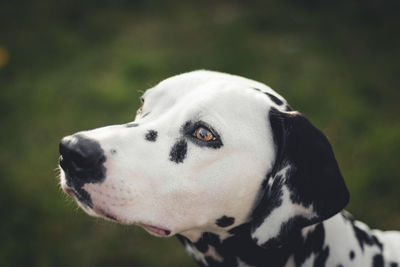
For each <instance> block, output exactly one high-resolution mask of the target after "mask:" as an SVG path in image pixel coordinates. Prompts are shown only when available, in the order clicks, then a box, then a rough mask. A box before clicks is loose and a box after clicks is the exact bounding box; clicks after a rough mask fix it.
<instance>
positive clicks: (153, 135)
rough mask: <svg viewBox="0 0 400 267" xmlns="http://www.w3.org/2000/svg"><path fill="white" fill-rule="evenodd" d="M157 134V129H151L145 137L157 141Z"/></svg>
mask: <svg viewBox="0 0 400 267" xmlns="http://www.w3.org/2000/svg"><path fill="white" fill-rule="evenodd" d="M157 135H158V133H157V132H156V131H154V130H149V131H148V132H147V133H146V136H145V138H146V140H147V141H150V142H155V141H156V140H157Z"/></svg>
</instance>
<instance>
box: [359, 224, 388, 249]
mask: <svg viewBox="0 0 400 267" xmlns="http://www.w3.org/2000/svg"><path fill="white" fill-rule="evenodd" d="M352 225H353V230H354V234H355V236H356V238H357V241H358V243H359V245H360V247H361V249H362V250H363V251H364V246H366V245H368V246H377V247H379V249H380V250H381V251H382V249H383V245H382V243H380V242H379V241H378V239H377V238H376V236H374V235H370V234H368V233H367V232H366V231H364V230H362V229H360V228H358V227H357V226H356V225H355V223H354V222H352Z"/></svg>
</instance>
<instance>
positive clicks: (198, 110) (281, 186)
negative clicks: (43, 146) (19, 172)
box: [59, 70, 400, 267]
mask: <svg viewBox="0 0 400 267" xmlns="http://www.w3.org/2000/svg"><path fill="white" fill-rule="evenodd" d="M141 100H142V103H143V105H142V107H141V108H140V109H139V110H138V112H137V115H136V118H135V120H134V121H133V122H130V123H127V124H120V125H113V126H107V127H102V128H98V129H94V130H89V131H82V132H78V133H76V134H73V135H70V136H67V137H64V138H63V139H62V140H61V143H60V154H61V156H60V161H59V164H60V170H61V175H60V180H61V187H62V189H63V190H64V191H65V192H66V193H67V194H68V195H70V196H72V197H73V198H74V199H75V200H76V201H77V203H78V204H79V206H80V207H81V208H82V209H83V210H84V211H86V212H87V213H88V214H89V215H92V216H97V217H102V218H105V219H108V220H111V221H115V222H118V223H122V224H135V225H139V226H141V227H143V228H144V229H145V230H147V231H148V232H149V233H150V234H153V235H155V236H159V237H170V236H176V237H177V238H178V239H179V240H180V241H181V242H182V243H183V245H184V247H185V248H186V250H187V251H188V253H189V254H190V255H191V256H192V257H193V258H194V259H195V260H196V262H197V263H198V264H199V265H200V266H286V267H290V266H334V267H339V266H342V267H348V266H362V267H364V266H373V267H383V266H387V267H399V264H400V232H396V231H386V232H384V231H379V230H370V229H369V228H368V227H367V226H366V225H365V224H363V223H361V222H358V221H355V220H353V218H352V217H351V215H349V214H348V213H346V212H345V211H343V209H344V207H345V206H346V204H347V203H348V201H349V193H348V190H347V188H346V185H345V182H344V180H343V178H342V175H341V173H340V170H339V167H338V164H337V162H336V160H335V157H334V154H333V151H332V148H331V145H330V143H329V141H328V139H327V138H326V136H325V135H324V134H323V133H322V132H321V131H320V130H318V129H317V128H315V127H314V126H313V125H312V124H311V123H310V121H308V120H307V119H306V118H305V117H304V116H303V115H302V114H300V113H299V112H296V111H293V110H292V108H291V107H290V106H289V105H288V104H287V102H286V100H285V99H284V98H282V96H280V95H279V94H277V93H276V92H275V91H273V90H272V89H271V88H269V87H268V86H266V85H264V84H262V83H259V82H256V81H253V80H250V79H246V78H242V77H239V76H234V75H230V74H223V73H218V72H212V71H204V70H200V71H194V72H189V73H185V74H181V75H177V76H173V77H171V78H168V79H166V80H164V81H162V82H160V83H159V84H158V85H156V86H155V87H153V88H151V89H149V90H147V91H146V92H145V93H144V95H143V96H142V98H141Z"/></svg>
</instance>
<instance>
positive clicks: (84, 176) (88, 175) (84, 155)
mask: <svg viewBox="0 0 400 267" xmlns="http://www.w3.org/2000/svg"><path fill="white" fill-rule="evenodd" d="M60 154H61V157H60V166H61V168H62V169H63V170H64V171H65V172H66V174H67V175H66V178H67V182H69V183H70V184H72V185H78V184H79V185H82V184H84V183H100V182H102V181H103V180H104V177H105V171H106V169H105V167H104V166H103V163H104V162H105V161H106V157H105V155H104V151H103V149H102V148H101V146H100V144H99V143H98V142H96V141H95V140H92V139H89V138H86V137H84V136H82V135H79V134H76V135H72V136H67V137H64V138H63V139H62V140H61V142H60Z"/></svg>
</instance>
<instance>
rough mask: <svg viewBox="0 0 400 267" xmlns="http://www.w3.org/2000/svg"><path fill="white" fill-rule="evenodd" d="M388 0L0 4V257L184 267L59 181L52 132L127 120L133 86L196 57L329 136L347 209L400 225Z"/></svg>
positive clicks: (179, 251) (164, 244)
mask: <svg viewBox="0 0 400 267" xmlns="http://www.w3.org/2000/svg"><path fill="white" fill-rule="evenodd" d="M399 7H400V5H399V4H398V2H397V1H381V2H378V1H363V2H361V1H351V2H349V1H335V2H317V1H307V2H306V1H304V2H296V1H288V0H285V1H271V2H264V1H252V2H251V3H247V2H244V1H218V2H215V1H202V2H194V1H193V2H192V1H185V2H183V1H179V2H178V1H168V2H166V1H165V2H163V1H122V0H118V1H113V2H111V1H76V0H75V1H67V0H62V1H57V2H54V1H49V0H36V1H8V2H4V1H2V2H0V114H1V115H0V123H1V124H0V125H1V131H0V188H1V194H0V214H2V216H3V219H2V220H1V222H0V265H1V266H110V265H113V266H194V264H193V263H192V260H191V259H190V258H189V257H188V256H186V254H185V252H184V251H183V248H182V247H181V245H180V244H178V242H177V241H176V240H172V239H168V240H166V239H157V238H154V237H150V236H149V235H148V234H146V233H144V232H143V231H142V230H141V229H139V228H137V227H127V226H119V225H115V224H110V223H105V222H103V221H101V220H96V219H93V218H89V217H88V216H86V215H85V214H83V212H82V211H80V210H78V209H77V208H76V205H75V204H73V203H72V201H70V200H67V198H66V197H65V196H64V194H63V193H62V192H61V191H60V189H58V184H57V183H58V181H57V179H56V178H55V176H56V174H55V171H54V169H55V167H56V165H57V157H58V151H57V150H58V141H59V140H60V138H61V137H62V136H64V135H67V134H70V133H73V132H76V131H79V130H82V129H90V128H94V127H99V126H103V125H107V124H116V123H123V122H128V121H131V120H133V118H134V114H135V110H136V108H137V106H138V100H137V99H138V96H139V95H140V94H141V93H140V90H142V91H143V90H145V89H146V88H149V87H151V86H152V85H154V84H156V83H157V82H158V81H160V80H161V79H164V78H166V77H168V76H171V75H173V74H177V73H181V72H186V71H189V70H193V69H199V68H207V69H212V70H219V71H224V72H230V73H234V74H239V75H243V76H247V77H249V78H253V79H256V80H259V81H263V82H265V83H267V84H268V85H270V86H271V87H272V88H275V89H276V90H277V91H278V92H279V93H281V94H282V95H283V96H285V97H286V98H287V99H288V101H289V102H290V103H291V105H292V106H293V107H294V108H295V109H298V110H300V111H301V112H303V113H304V114H305V115H306V116H307V117H308V118H309V119H310V120H311V121H313V122H314V124H315V125H316V126H318V127H319V128H321V129H322V130H323V131H324V132H325V133H326V134H327V135H328V136H329V138H330V140H331V142H332V144H333V147H334V150H335V153H336V156H337V159H338V162H339V165H340V167H341V169H342V173H343V175H344V177H345V179H346V181H347V184H348V186H349V188H350V191H351V196H352V198H351V203H350V205H349V206H348V209H349V210H350V211H351V212H352V213H353V214H355V215H356V217H358V218H359V219H361V220H364V221H366V222H367V223H369V224H370V225H371V226H373V227H379V228H384V229H391V228H393V229H394V228H397V229H399V228H400V227H399V226H400V207H399V203H400V201H399V200H400V197H399V191H400V189H399V188H400V179H399V174H398V173H399V172H398V162H399V156H398V151H399V150H400V142H399V136H400V123H399V119H398V113H399V106H398V102H399V99H400V90H399V60H400V50H399V45H400V37H399V35H398V27H399V24H400V21H399V19H398V16H397V10H399Z"/></svg>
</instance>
